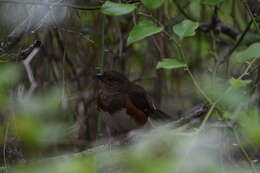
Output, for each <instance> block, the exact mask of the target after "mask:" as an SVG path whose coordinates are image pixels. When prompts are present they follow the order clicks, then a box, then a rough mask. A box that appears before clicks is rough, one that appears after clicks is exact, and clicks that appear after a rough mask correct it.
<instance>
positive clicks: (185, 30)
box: [173, 20, 199, 40]
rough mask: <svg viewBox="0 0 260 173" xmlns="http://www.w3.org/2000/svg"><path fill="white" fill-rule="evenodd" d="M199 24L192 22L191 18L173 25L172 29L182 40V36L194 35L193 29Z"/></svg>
mask: <svg viewBox="0 0 260 173" xmlns="http://www.w3.org/2000/svg"><path fill="white" fill-rule="evenodd" d="M198 26H199V24H198V23H197V22H192V21H191V20H184V21H182V23H180V24H176V25H174V26H173V31H174V32H175V33H176V34H177V35H178V36H179V37H180V39H181V40H182V39H183V38H184V37H190V36H193V35H195V31H196V29H197V28H198Z"/></svg>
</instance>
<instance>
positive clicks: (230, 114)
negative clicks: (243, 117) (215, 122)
mask: <svg viewBox="0 0 260 173" xmlns="http://www.w3.org/2000/svg"><path fill="white" fill-rule="evenodd" d="M232 116H233V114H232V113H230V112H224V114H223V117H224V118H226V119H230V118H232Z"/></svg>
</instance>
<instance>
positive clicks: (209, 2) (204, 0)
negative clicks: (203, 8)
mask: <svg viewBox="0 0 260 173" xmlns="http://www.w3.org/2000/svg"><path fill="white" fill-rule="evenodd" d="M219 2H220V0H201V1H200V3H202V4H206V5H216V4H218V3H219Z"/></svg>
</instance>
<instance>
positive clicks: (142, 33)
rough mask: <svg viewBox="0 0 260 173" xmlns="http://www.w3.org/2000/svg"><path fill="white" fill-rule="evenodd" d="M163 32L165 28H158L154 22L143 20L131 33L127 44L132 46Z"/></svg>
mask: <svg viewBox="0 0 260 173" xmlns="http://www.w3.org/2000/svg"><path fill="white" fill-rule="evenodd" d="M162 30H163V27H158V26H156V25H155V24H154V23H153V22H151V21H149V20H143V21H141V22H139V23H138V24H137V25H136V26H134V28H133V29H132V31H131V32H130V34H129V36H128V39H127V44H128V45H129V44H132V43H133V42H136V41H139V40H142V39H144V38H145V37H148V36H151V35H153V34H156V33H159V32H161V31H162Z"/></svg>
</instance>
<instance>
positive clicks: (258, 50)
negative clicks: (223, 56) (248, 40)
mask: <svg viewBox="0 0 260 173" xmlns="http://www.w3.org/2000/svg"><path fill="white" fill-rule="evenodd" d="M235 56H236V58H237V60H238V62H241V63H242V62H245V61H247V60H250V59H252V58H259V57H260V43H254V44H251V45H250V46H249V47H248V48H247V49H245V50H242V51H240V52H238V53H236V55H235Z"/></svg>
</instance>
